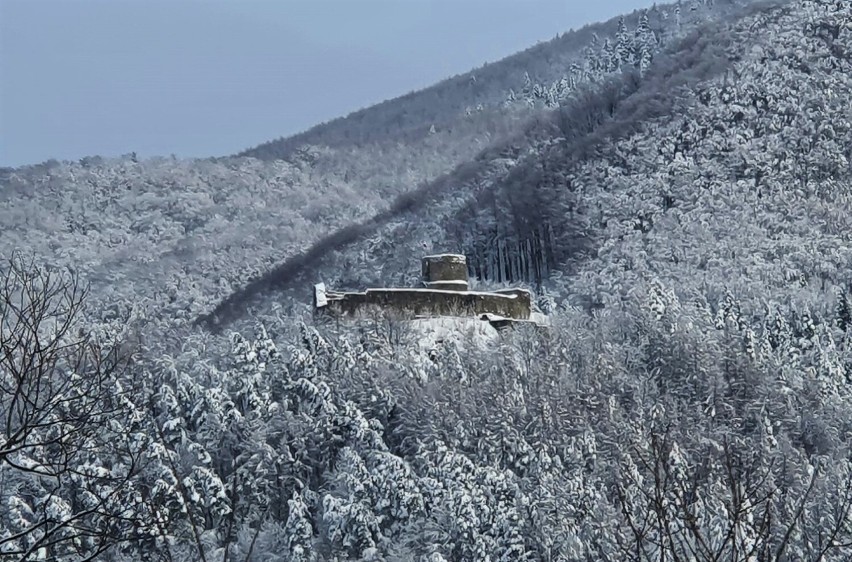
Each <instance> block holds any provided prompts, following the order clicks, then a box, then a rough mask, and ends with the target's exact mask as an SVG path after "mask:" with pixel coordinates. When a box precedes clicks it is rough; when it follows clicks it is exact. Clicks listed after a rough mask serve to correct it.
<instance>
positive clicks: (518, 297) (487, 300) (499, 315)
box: [314, 254, 532, 328]
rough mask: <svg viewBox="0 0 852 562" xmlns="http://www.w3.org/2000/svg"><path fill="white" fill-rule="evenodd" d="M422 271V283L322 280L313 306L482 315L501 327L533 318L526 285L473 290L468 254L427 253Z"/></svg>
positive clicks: (339, 312)
mask: <svg viewBox="0 0 852 562" xmlns="http://www.w3.org/2000/svg"><path fill="white" fill-rule="evenodd" d="M421 273H422V277H423V285H424V286H423V287H411V288H407V287H406V288H385V289H367V290H365V291H363V292H337V291H332V290H329V289H327V288H326V286H325V284H324V283H319V284H317V285H315V286H314V310H315V312H316V313H318V314H329V315H332V316H335V317H343V316H357V315H359V314H363V313H367V312H368V311H376V310H378V311H383V312H393V313H395V314H398V315H400V316H402V317H407V318H412V319H414V318H433V317H444V316H452V317H467V318H479V319H481V320H486V321H488V322H490V323H491V325H492V326H494V327H496V328H501V327H503V326H506V325H508V324H511V323H514V322H530V321H531V315H532V296H531V295H530V292H529V291H527V290H525V289H503V290H497V291H488V292H482V291H470V290H469V284H468V276H467V259H466V258H465V256H463V255H457V254H441V255H435V256H426V257H424V258H423V260H422V269H421Z"/></svg>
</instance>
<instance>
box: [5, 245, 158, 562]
mask: <svg viewBox="0 0 852 562" xmlns="http://www.w3.org/2000/svg"><path fill="white" fill-rule="evenodd" d="M86 294H87V291H86V288H85V287H84V286H83V284H82V283H81V282H80V278H79V276H78V275H76V274H73V273H68V272H62V271H54V270H51V269H49V268H46V267H42V266H39V265H37V264H36V263H35V262H34V261H32V260H26V259H24V258H23V257H22V256H21V255H20V254H15V255H13V256H12V257H11V258H10V259H8V261H7V262H6V263H5V264H3V267H2V269H0V418H2V419H0V499H2V500H4V501H6V502H7V503H8V502H12V503H13V504H14V505H15V506H16V507H15V509H14V510H11V509H10V511H14V513H9V516H8V517H3V516H1V515H0V555H2V556H3V557H6V556H9V557H12V558H14V557H17V558H18V559H20V560H29V559H36V558H38V559H56V558H63V559H91V558H93V557H95V556H98V555H99V554H101V553H103V552H104V551H105V550H106V549H107V548H109V547H111V546H112V545H114V544H116V543H118V542H122V541H124V540H133V537H132V535H133V533H132V532H130V531H129V529H132V528H137V529H138V528H139V527H140V524H139V520H138V515H139V514H138V513H137V510H136V508H135V506H134V505H133V502H132V501H130V502H129V500H128V498H129V497H132V493H131V488H132V480H133V477H134V475H135V474H136V472H137V469H138V463H139V459H140V458H141V449H142V447H143V445H142V443H140V442H139V440H138V439H137V437H138V436H137V435H135V434H134V433H133V431H132V428H131V425H132V424H128V421H129V420H131V419H132V416H129V414H128V412H129V409H130V407H131V402H130V401H129V396H128V392H129V390H130V389H129V388H128V387H127V384H126V383H127V380H126V379H123V377H122V374H123V373H125V372H126V367H127V366H128V357H127V356H126V354H125V352H123V351H122V352H120V351H119V349H120V347H119V346H117V345H107V346H105V345H102V344H101V343H100V342H97V341H95V340H94V338H92V337H91V336H90V335H89V334H87V333H86V332H85V331H84V330H82V329H81V327H80V315H81V312H82V309H83V304H84V301H85V298H86ZM123 383H124V384H123ZM128 494H130V495H128ZM3 509H6V506H4V508H3ZM0 511H3V510H0ZM4 559H5V558H4Z"/></svg>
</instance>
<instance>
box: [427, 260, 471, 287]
mask: <svg viewBox="0 0 852 562" xmlns="http://www.w3.org/2000/svg"><path fill="white" fill-rule="evenodd" d="M421 263H422V276H423V284H424V285H426V286H427V287H429V288H430V289H438V290H443V291H467V290H468V283H467V258H465V257H464V256H463V255H459V254H440V255H436V256H425V257H423V260H422V262H421Z"/></svg>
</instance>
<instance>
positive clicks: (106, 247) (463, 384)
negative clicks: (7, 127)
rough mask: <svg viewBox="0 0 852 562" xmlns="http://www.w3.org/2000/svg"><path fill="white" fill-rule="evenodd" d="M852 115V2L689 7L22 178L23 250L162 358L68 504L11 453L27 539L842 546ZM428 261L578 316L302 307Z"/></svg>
mask: <svg viewBox="0 0 852 562" xmlns="http://www.w3.org/2000/svg"><path fill="white" fill-rule="evenodd" d="M850 101H852V4H850V3H849V2H846V1H840V0H790V1H787V2H768V3H750V2H723V1H721V0H716V1H715V2H711V1H694V2H693V1H690V2H682V3H680V2H679V3H677V4H671V5H660V6H656V7H655V8H653V9H651V10H649V11H647V12H642V13H634V14H632V15H630V16H628V17H625V18H623V19H619V20H614V21H611V22H607V23H605V24H600V25H597V26H592V27H590V28H586V29H583V30H580V31H577V32H574V33H569V34H565V35H564V36H562V37H560V38H557V39H555V40H553V41H551V42H549V43H546V44H541V45H538V46H536V47H534V48H533V49H530V50H529V51H525V52H523V53H519V54H518V55H515V56H513V57H510V58H508V59H506V60H505V61H501V62H499V63H495V64H493V65H488V66H487V67H485V68H480V69H477V70H475V71H472V72H471V73H470V74H467V75H464V76H458V77H454V78H451V79H448V80H447V81H445V82H442V83H440V84H437V85H435V86H434V87H432V88H429V89H426V90H424V91H422V92H416V93H413V94H410V95H407V96H403V97H402V98H399V99H397V100H391V101H388V102H385V103H383V104H380V105H378V106H376V107H373V108H369V109H366V110H363V111H360V112H356V113H355V114H352V115H350V116H348V117H346V118H341V119H340V120H336V121H333V122H330V123H327V124H323V125H320V126H318V127H316V128H314V129H311V130H309V131H306V132H305V133H302V134H300V135H296V136H294V137H291V138H289V139H279V140H276V141H271V142H268V143H265V144H262V145H259V146H258V147H256V148H253V149H250V150H247V151H246V152H245V153H243V154H241V155H238V156H234V157H225V158H212V159H209V160H189V161H181V160H171V159H152V160H145V161H136V160H135V159H134V158H132V157H127V158H122V159H112V160H106V159H98V158H93V159H86V160H84V161H80V162H77V163H56V162H53V163H47V164H44V165H41V166H35V167H27V168H19V169H14V170H4V171H3V177H2V182H3V183H2V187H0V198H2V199H0V205H2V206H0V216H2V217H3V223H2V224H3V225H4V231H3V236H2V248H3V249H2V251H3V252H4V253H8V252H11V250H12V249H13V248H20V249H23V250H25V251H26V252H27V253H31V254H34V255H35V256H36V259H37V260H43V261H50V262H52V263H53V264H56V265H60V266H73V267H74V268H75V269H76V271H78V272H79V273H80V274H82V275H83V277H84V278H85V279H87V280H89V281H91V282H92V293H91V295H90V297H89V308H90V310H89V313H88V316H86V318H85V321H84V322H83V323H82V327H85V328H86V329H87V330H92V331H94V333H95V335H96V336H97V338H98V341H106V339H107V338H108V337H109V336H113V337H115V336H117V337H119V338H121V339H122V341H123V344H124V345H130V344H137V345H138V346H139V349H138V353H137V355H136V357H135V358H134V361H133V363H132V365H131V366H130V368H129V369H128V371H127V372H126V373H121V374H116V375H115V376H116V377H117V378H116V379H115V381H114V382H115V384H117V385H121V388H125V387H126V388H133V389H134V390H133V393H132V394H130V395H129V396H128V397H127V399H126V401H124V402H122V403H121V405H120V407H117V406H115V405H114V404H112V403H111V402H110V405H111V407H112V408H113V409H110V410H109V411H110V412H113V411H115V412H117V413H116V414H115V415H114V417H110V423H108V424H107V423H104V424H102V426H95V427H96V428H100V429H92V430H88V429H87V431H90V433H85V435H86V436H87V437H86V438H88V439H90V440H91V441H90V442H91V443H92V446H91V447H86V448H83V450H82V452H79V453H74V454H75V455H77V456H74V457H73V459H74V463H72V464H73V465H74V466H78V465H79V466H81V467H86V468H85V469H82V468H81V469H80V470H77V471H75V472H73V473H66V472H61V473H60V475H59V476H58V478H59V479H60V481H61V482H63V483H67V485H65V486H64V487H62V488H59V489H57V488H51V487H49V485H48V484H46V480H45V479H44V478H41V477H40V476H38V475H36V476H31V472H30V471H27V470H21V469H20V467H24V469H26V468H30V469H31V468H32V467H33V466H36V467H39V466H45V465H46V464H47V461H45V459H46V458H47V457H48V456H49V453H50V452H49V451H48V450H47V449H45V448H44V447H42V446H41V444H40V442H38V441H35V442H34V444H33V445H32V446H31V447H24V453H21V454H23V455H25V457H26V458H24V459H23V460H21V458H20V457H17V456H13V455H17V454H19V453H17V452H6V450H5V449H4V448H3V447H4V443H8V442H11V441H8V440H7V441H2V442H0V454H2V456H0V478H2V479H4V480H0V481H5V482H10V483H11V485H9V486H6V487H0V500H3V502H4V505H10V506H13V509H11V510H10V512H9V515H0V541H3V542H0V545H2V548H3V549H4V550H2V552H4V553H8V552H13V553H18V554H23V555H24V556H26V555H28V554H27V553H37V552H39V549H45V550H43V551H42V552H44V553H45V554H46V557H48V558H49V557H50V556H53V557H54V558H56V559H77V558H82V557H84V556H85V555H87V554H90V553H92V552H96V551H97V550H98V548H99V545H101V544H108V545H109V546H110V547H111V550H109V553H110V554H109V556H112V557H113V558H114V559H117V560H124V559H127V560H131V559H139V558H140V556H141V555H142V553H145V554H146V555H148V556H151V557H152V559H153V558H157V557H160V558H162V559H164V560H165V559H169V560H195V559H205V560H219V559H223V560H224V559H228V558H233V559H235V560H236V559H245V560H252V559H263V560H278V559H282V560H333V559H337V560H342V559H347V560H424V561H429V562H439V561H450V560H542V561H551V560H566V561H567V560H649V561H650V560H702V561H703V560H708V561H709V560H721V559H725V560H736V561H743V562H745V561H753V560H773V561H782V560H812V561H818V560H827V561H835V560H837V561H840V560H846V559H848V557H849V552H852V449H850V441H852V422H850V420H851V419H852V418H850V415H849V413H850V412H852V208H850V207H851V206H852V197H850V194H852V109H850V108H852V103H850ZM432 251H435V252H443V251H450V252H458V253H463V254H465V255H466V256H467V258H468V263H469V265H470V270H471V273H472V274H473V276H474V277H475V283H477V284H478V286H480V287H494V286H503V285H506V284H511V285H513V286H514V285H522V286H527V287H529V288H531V289H533V290H534V291H535V293H536V296H537V307H538V308H539V309H540V310H541V311H542V312H544V313H546V314H548V315H549V317H550V323H551V326H552V327H551V328H550V329H548V330H544V331H535V330H526V329H517V330H514V331H509V332H504V333H501V334H494V335H493V337H490V338H484V339H483V338H482V337H481V334H476V333H474V334H465V333H464V329H463V328H457V329H455V332H456V333H454V335H452V336H443V342H442V343H440V344H439V343H438V342H437V340H435V342H434V343H431V342H432V340H429V342H430V343H429V344H428V345H427V347H430V349H427V350H425V352H424V349H423V347H424V335H423V332H422V331H418V330H417V329H415V328H413V327H412V326H411V325H410V324H407V323H405V322H402V321H400V320H399V319H396V318H393V317H382V316H376V317H374V318H373V317H371V318H365V319H362V320H361V321H352V322H332V323H327V322H322V321H319V320H315V319H312V318H311V317H310V316H309V315H308V314H305V312H306V309H307V303H308V302H309V300H308V299H309V297H308V295H307V289H308V287H309V286H310V284H311V283H314V282H317V281H320V280H323V281H325V282H327V283H328V284H329V285H330V286H332V287H339V288H356V287H363V286H370V285H378V286H382V285H401V286H412V285H414V284H416V283H417V279H416V275H415V274H416V273H417V271H418V269H419V265H418V263H419V262H418V260H419V258H420V256H421V254H423V253H425V252H432ZM7 302H8V301H7ZM0 318H5V317H4V316H3V315H0ZM3 321H4V322H5V320H3ZM3 326H5V324H3ZM436 330H439V331H446V329H445V328H443V327H441V328H436ZM253 333H254V334H255V335H254V336H252V334H253ZM442 333H443V332H442ZM239 334H241V335H239ZM427 339H428V338H427ZM8 341H12V340H8ZM22 341H23V340H22ZM10 356H11V355H10ZM6 365H7V363H3V362H0V366H6ZM10 372H11V371H10ZM16 372H17V371H16ZM6 380H7V379H4V384H5V381H6ZM110 380H112V379H110ZM77 400H79V398H77ZM5 404H6V403H4V405H5ZM72 404H74V403H73V400H72ZM89 405H90V406H103V404H101V403H100V402H95V403H92V404H89ZM50 415H52V414H49V415H48V418H49V419H53V418H50V417H49V416H50ZM59 421H60V422H63V423H66V424H67V423H70V422H67V420H64V421H63V420H62V419H60V420H59ZM5 423H6V424H7V425H6V426H4V427H3V429H4V430H5V431H6V434H7V435H8V434H10V430H9V428H10V427H11V425H10V422H8V421H7V422H5ZM75 423H76V422H75ZM74 427H76V426H74ZM84 427H88V426H84ZM104 428H106V429H104ZM41 431H43V430H42V429H40V428H37V429H35V430H34V432H33V435H34V436H35V437H38V436H39V435H43V433H40V432H41ZM44 431H45V432H46V431H47V430H44ZM44 435H47V434H46V433H44ZM115 435H123V436H124V437H121V438H117V437H115ZM35 437H34V438H35ZM7 439H8V438H7ZM45 439H46V438H45ZM87 443H89V442H87ZM119 445H121V446H119ZM7 458H8V459H11V460H12V461H15V462H14V464H9V463H6V464H3V463H4V462H5V460H6V459H7ZM129 458H132V459H133V462H130V461H128V459H129ZM72 484H73V485H72ZM93 498H96V499H93ZM87 502H88V503H87ZM92 505H94V506H96V508H97V509H91V510H89V511H86V510H85V509H82V510H80V511H82V512H83V514H82V515H79V516H78V515H77V513H78V511H75V507H73V506H92ZM48 507H49V508H50V513H51V514H58V515H51V517H50V518H49V522H48V523H43V521H44V519H45V518H44V517H42V516H41V515H40V514H42V513H47V512H48V511H49V510H48ZM78 517H79V518H80V520H81V521H85V523H86V527H85V529H86V531H85V533H83V532H81V531H80V525H77V523H76V521H77V520H78ZM42 529H49V530H50V533H47V532H46V531H43V530H42ZM54 539H56V541H55V543H53V542H52V543H51V545H50V546H49V547H47V546H44V545H45V544H46V543H47V542H48V541H53V540H54ZM154 552H156V553H158V554H156V555H152V554H151V553H154ZM160 553H162V554H160ZM48 555H49V556H48ZM75 557H76V558H75ZM158 559H159V558H158Z"/></svg>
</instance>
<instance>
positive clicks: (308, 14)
mask: <svg viewBox="0 0 852 562" xmlns="http://www.w3.org/2000/svg"><path fill="white" fill-rule="evenodd" d="M651 4H652V2H651V1H646V0H598V1H588V0H274V1H273V0H265V1H262V0H242V1H236V0H232V1H224V0H220V1H211V0H206V1H201V0H195V1H191V0H168V1H166V0H146V1H141V0H136V1H132V0H0V166H17V165H21V164H29V163H36V162H41V161H43V160H46V159H48V158H58V159H77V158H80V157H82V156H87V155H94V154H101V155H118V154H124V153H127V152H131V151H136V152H137V153H138V154H139V155H140V156H142V155H144V156H149V155H155V154H161V155H168V154H176V155H178V156H219V155H224V154H230V153H233V152H237V151H239V150H241V149H244V148H248V147H250V146H254V145H256V144H258V143H260V142H263V141H266V140H270V139H272V138H276V137H279V136H286V135H289V134H292V133H296V132H298V131H300V130H303V129H305V128H307V127H309V126H311V125H314V124H316V123H319V122H321V121H325V120H328V119H330V118H333V117H336V116H339V115H344V114H347V113H349V112H351V111H354V110H356V109H359V108H361V107H365V106H368V105H372V104H374V103H376V102H380V101H382V100H385V99H388V98H393V97H396V96H398V95H401V94H404V93H406V92H409V91H411V90H416V89H419V88H422V87H424V86H428V85H429V84H432V83H434V82H436V81H438V80H440V79H442V78H446V77H448V76H451V75H453V74H458V73H461V72H465V71H467V70H470V69H471V68H473V67H477V66H480V65H481V64H482V63H484V62H486V61H487V62H492V61H496V60H499V59H501V58H503V57H504V56H507V55H510V54H512V53H514V52H516V51H519V50H521V49H524V48H526V47H528V46H531V45H533V44H534V43H536V42H537V41H541V40H547V39H550V38H552V37H553V36H554V35H556V34H557V33H559V32H563V31H567V30H568V29H571V28H578V27H581V26H583V25H584V24H586V23H590V22H593V21H600V20H604V19H608V18H610V17H612V16H615V15H617V14H619V13H623V12H629V11H632V10H634V9H636V8H639V7H646V6H650V5H651Z"/></svg>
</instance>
